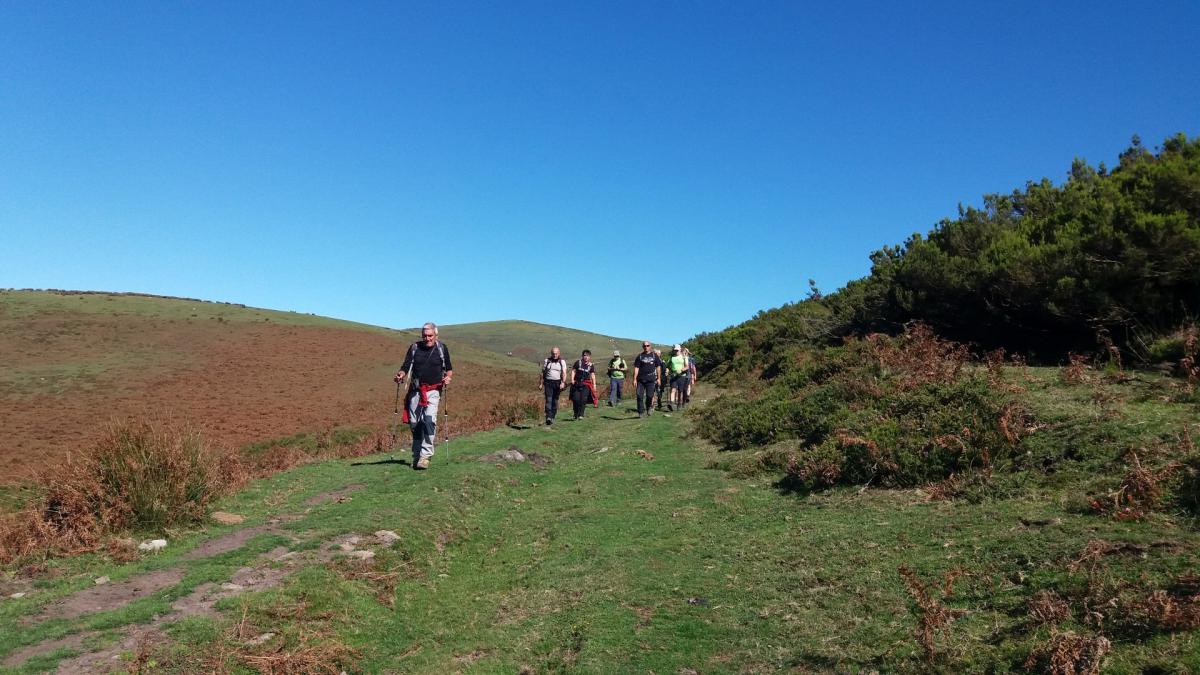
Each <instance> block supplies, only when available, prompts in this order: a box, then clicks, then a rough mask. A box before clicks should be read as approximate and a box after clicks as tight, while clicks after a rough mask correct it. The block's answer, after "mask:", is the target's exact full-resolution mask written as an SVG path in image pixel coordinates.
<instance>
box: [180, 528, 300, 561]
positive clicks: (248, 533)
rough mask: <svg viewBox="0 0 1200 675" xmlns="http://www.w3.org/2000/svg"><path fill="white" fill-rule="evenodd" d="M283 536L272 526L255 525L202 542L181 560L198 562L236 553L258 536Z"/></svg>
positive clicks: (281, 531) (281, 532) (280, 531)
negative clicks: (223, 554) (231, 552)
mask: <svg viewBox="0 0 1200 675" xmlns="http://www.w3.org/2000/svg"><path fill="white" fill-rule="evenodd" d="M268 533H269V534H284V532H283V530H281V529H279V528H278V527H276V526H274V525H256V526H254V527H247V528H244V529H241V530H235V531H233V532H230V533H229V534H226V535H223V536H220V537H217V538H216V539H209V540H208V541H206V542H203V543H202V544H200V545H199V546H197V547H196V548H194V549H192V550H191V551H188V552H187V554H185V555H184V556H183V557H182V558H181V559H182V560H200V559H201V558H211V557H213V556H215V555H221V554H222V553H228V552H230V551H236V550H237V549H239V548H241V547H243V546H245V545H246V542H248V541H250V540H251V539H253V538H255V537H257V536H258V535H260V534H268Z"/></svg>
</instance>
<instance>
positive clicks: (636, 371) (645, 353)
mask: <svg viewBox="0 0 1200 675" xmlns="http://www.w3.org/2000/svg"><path fill="white" fill-rule="evenodd" d="M652 346H653V345H651V344H650V343H649V342H643V343H642V353H641V354H638V355H637V356H636V357H634V359H633V380H634V382H635V383H636V384H637V392H636V395H637V410H638V417H645V416H647V415H649V414H650V413H651V408H650V404H651V403H653V402H654V391H655V390H656V389H658V385H659V373H658V370H659V368H661V367H662V359H660V358H658V355H657V354H655V353H654V352H653V351H651V350H650V348H651V347H652Z"/></svg>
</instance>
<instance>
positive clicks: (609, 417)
mask: <svg viewBox="0 0 1200 675" xmlns="http://www.w3.org/2000/svg"><path fill="white" fill-rule="evenodd" d="M600 419H602V420H616V421H618V422H628V421H629V420H636V419H638V416H637V415H634V416H633V417H613V416H612V415H601V416H600Z"/></svg>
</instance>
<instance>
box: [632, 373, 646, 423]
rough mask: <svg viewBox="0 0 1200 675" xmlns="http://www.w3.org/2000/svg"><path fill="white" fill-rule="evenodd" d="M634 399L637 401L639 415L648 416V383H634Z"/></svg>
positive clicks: (639, 381)
mask: <svg viewBox="0 0 1200 675" xmlns="http://www.w3.org/2000/svg"><path fill="white" fill-rule="evenodd" d="M634 398H636V399H637V410H638V414H639V415H644V414H646V403H647V401H646V383H645V382H642V381H641V380H638V381H637V382H636V383H634Z"/></svg>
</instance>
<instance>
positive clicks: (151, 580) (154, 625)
mask: <svg viewBox="0 0 1200 675" xmlns="http://www.w3.org/2000/svg"><path fill="white" fill-rule="evenodd" d="M363 487H365V486H364V485H361V484H353V485H347V486H346V487H343V488H340V489H338V490H332V491H329V492H324V493H321V494H319V495H315V496H314V497H311V498H310V499H309V502H310V503H314V504H322V503H328V502H331V501H336V500H337V499H339V498H341V497H344V496H345V495H347V494H349V493H351V492H355V491H357V490H360V489H362V488H363ZM264 533H278V534H284V532H283V531H282V530H280V529H279V528H278V527H276V526H274V525H270V524H268V525H258V526H254V527H247V528H242V529H240V530H237V531H235V532H230V533H229V534H226V535H224V536H221V537H218V538H216V539H212V540H209V541H207V542H204V543H202V544H201V545H199V546H197V547H196V548H195V549H194V550H192V551H190V552H189V553H188V554H187V555H185V556H183V558H182V559H183V560H185V561H187V560H198V559H201V558H208V557H212V556H214V555H220V554H222V553H227V552H229V551H233V550H236V549H238V548H241V547H242V546H244V545H245V544H246V542H248V541H250V540H251V539H253V538H254V537H256V536H258V535H260V534H264ZM440 541H441V540H440V539H439V542H440ZM446 541H448V539H447V540H446ZM378 543H379V541H378V538H377V537H373V536H372V537H364V536H361V535H357V534H353V533H350V534H343V535H339V536H337V537H335V538H333V539H332V540H330V541H328V542H326V543H325V544H323V545H322V546H320V547H317V548H315V549H309V550H305V551H292V550H290V549H288V548H287V547H285V546H277V547H275V548H274V549H272V550H270V551H268V552H266V553H264V554H262V556H260V558H261V561H262V562H261V563H260V564H258V565H254V566H249V567H241V568H238V569H237V570H236V571H234V573H233V574H232V575H231V576H230V578H229V581H228V582H226V583H223V584H215V583H212V582H207V583H203V584H200V585H199V586H197V587H196V588H195V589H193V590H192V592H191V593H189V594H188V595H186V596H184V597H182V598H179V599H178V600H176V601H175V602H173V603H172V604H171V611H170V612H168V613H167V614H164V615H159V616H155V617H154V619H153V620H152V621H151V622H150V623H148V624H140V625H132V626H128V627H126V629H125V630H124V632H123V633H122V635H121V637H120V639H118V640H117V641H115V642H114V643H112V644H110V645H108V646H106V647H103V648H101V649H99V650H96V651H93V652H89V653H86V654H80V655H79V656H75V657H72V658H69V659H65V660H63V661H62V662H61V663H60V664H59V667H58V671H57V672H59V673H94V672H109V671H111V670H114V669H122V668H124V667H125V666H126V665H127V664H125V663H124V662H122V661H120V660H119V659H120V656H121V655H122V654H123V653H128V652H136V651H137V650H138V649H141V648H145V647H146V646H147V645H149V644H152V643H154V642H159V641H162V640H165V639H166V637H165V634H164V633H163V632H162V630H161V628H162V626H164V625H165V624H167V623H170V622H173V621H178V620H179V619H181V618H184V617H191V616H210V617H211V616H217V615H218V614H219V613H218V612H217V610H216V604H217V602H218V601H220V600H221V599H222V598H228V597H232V596H235V595H238V594H240V593H245V592H247V591H262V590H266V589H268V588H273V587H275V586H278V585H279V584H280V583H282V582H283V580H284V579H285V578H286V577H287V575H288V574H291V573H292V572H293V571H294V570H295V569H297V568H298V567H301V566H304V565H312V564H323V563H328V562H330V561H331V560H333V559H334V558H336V557H337V556H339V555H348V554H351V553H352V552H353V551H356V550H369V549H370V548H371V546H370V545H373V544H378ZM440 548H441V544H439V549H440ZM183 575H184V566H183V565H178V566H175V567H171V568H168V569H165V570H156V571H153V572H148V573H145V574H142V575H139V576H136V577H133V578H130V579H126V580H124V581H120V582H116V583H109V584H105V585H102V586H96V587H94V588H88V589H85V590H82V591H79V592H78V593H75V594H73V595H70V596H68V597H66V598H63V599H61V600H58V601H55V602H54V603H52V604H51V605H50V606H48V607H47V608H46V609H44V610H43V611H42V612H40V613H39V614H37V615H35V616H32V617H29V619H28V622H29V623H37V622H40V621H45V620H48V619H59V618H76V617H79V616H83V615H85V614H91V613H94V612H104V611H110V610H114V609H118V608H120V607H123V606H125V605H127V604H129V603H130V602H133V601H135V600H140V599H142V598H145V597H149V596H150V595H152V594H154V593H157V592H159V591H161V590H163V589H165V588H168V587H170V586H173V585H175V584H177V583H179V582H180V581H181V580H182V579H183ZM96 635H98V633H95V632H89V633H79V634H76V635H69V636H67V637H64V638H60V639H55V640H47V641H45V642H40V643H38V644H35V645H30V646H28V647H23V648H21V649H18V650H16V651H14V652H12V653H11V654H9V655H8V656H7V657H5V659H4V662H3V665H4V666H5V667H9V668H16V667H19V666H21V665H22V664H24V663H25V662H26V661H28V660H29V659H31V658H35V657H37V656H43V655H46V654H50V653H52V652H55V651H58V650H60V649H71V650H75V651H78V650H81V649H84V642H85V641H86V640H88V639H89V638H91V637H93V636H96Z"/></svg>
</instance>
